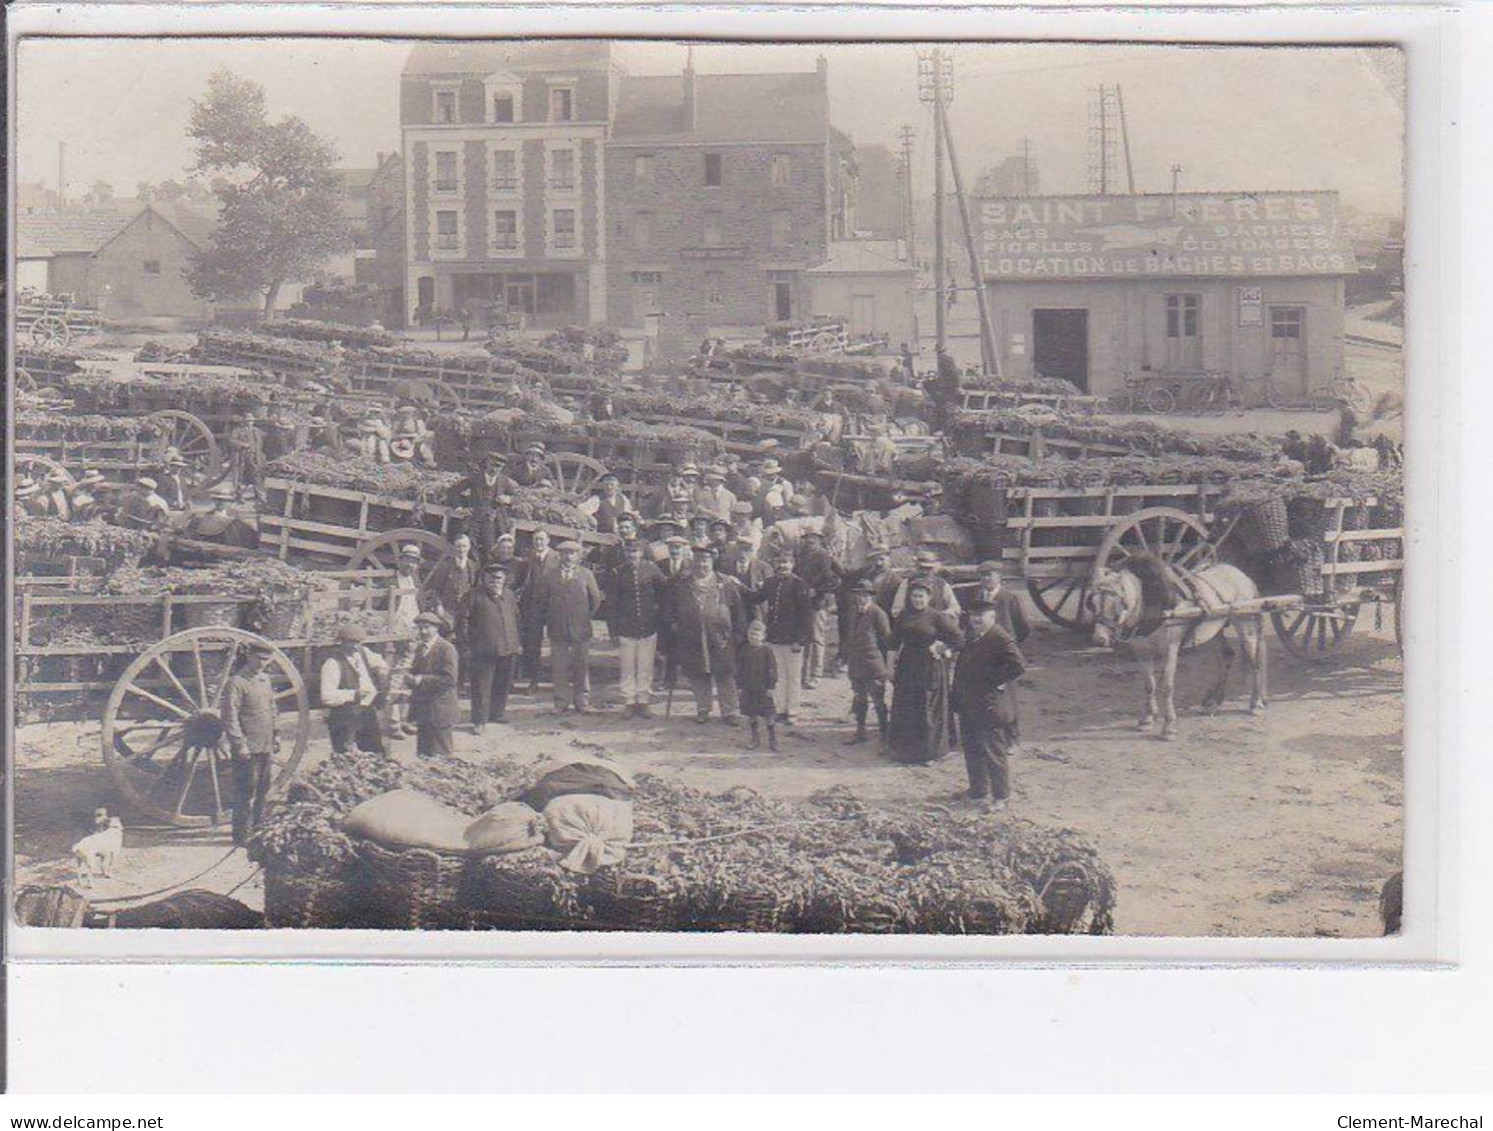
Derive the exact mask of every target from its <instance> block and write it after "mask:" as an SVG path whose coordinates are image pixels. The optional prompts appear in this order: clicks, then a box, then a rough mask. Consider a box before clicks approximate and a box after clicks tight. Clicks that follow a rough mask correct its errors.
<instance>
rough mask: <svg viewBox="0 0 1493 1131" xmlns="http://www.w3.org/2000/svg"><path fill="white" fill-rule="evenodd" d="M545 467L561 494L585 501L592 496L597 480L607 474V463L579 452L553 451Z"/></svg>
mask: <svg viewBox="0 0 1493 1131" xmlns="http://www.w3.org/2000/svg"><path fill="white" fill-rule="evenodd" d="M544 466H545V468H546V469H547V470H548V471H549V473H550V478H551V479H553V480H554V482H555V487H556V489H557V490H559V491H560V493H561V494H563V495H565V496H567V497H569V498H570V499H573V500H575V501H576V502H581V501H584V500H585V499H588V498H590V497H591V492H592V490H593V489H594V488H595V486H596V484H597V482H598V481H599V480H600V479H601V477H602V476H603V475H605V474H606V472H607V469H606V465H605V464H603V463H601V461H599V460H595V459H592V458H591V457H590V456H586V455H581V454H580V453H579V452H551V453H550V455H549V457H548V458H547V459H545V461H544Z"/></svg>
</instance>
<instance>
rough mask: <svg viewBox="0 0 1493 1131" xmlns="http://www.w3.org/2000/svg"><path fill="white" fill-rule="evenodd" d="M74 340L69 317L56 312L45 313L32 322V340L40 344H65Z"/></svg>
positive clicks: (35, 343)
mask: <svg viewBox="0 0 1493 1131" xmlns="http://www.w3.org/2000/svg"><path fill="white" fill-rule="evenodd" d="M72 340H73V332H72V330H71V329H69V328H68V324H67V319H66V318H60V317H58V316H57V315H55V314H43V315H42V316H41V317H40V318H38V319H37V320H36V321H35V322H33V323H31V341H32V344H33V345H38V346H65V345H67V344H68V343H69V342H71V341H72Z"/></svg>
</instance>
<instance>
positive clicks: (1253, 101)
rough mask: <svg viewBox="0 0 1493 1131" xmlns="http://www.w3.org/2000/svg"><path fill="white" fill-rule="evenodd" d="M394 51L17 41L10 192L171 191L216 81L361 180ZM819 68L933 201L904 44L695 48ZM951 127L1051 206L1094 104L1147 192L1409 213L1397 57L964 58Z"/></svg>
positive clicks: (653, 45)
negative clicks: (905, 150)
mask: <svg viewBox="0 0 1493 1131" xmlns="http://www.w3.org/2000/svg"><path fill="white" fill-rule="evenodd" d="M408 52H409V44H408V42H407V41H405V42H401V41H396V40H347V39H338V40H330V39H326V40H316V39H305V38H302V39H277V40H262V39H261V40H254V39H242V40H224V39H216V40H214V39H209V40H202V39H198V40H170V39H158V40H156V39H136V40H102V39H91V40H86V39H78V40H34V39H33V40H26V41H23V42H22V44H21V47H20V51H19V58H18V63H17V97H18V102H17V129H18V136H17V161H18V166H19V169H18V172H19V179H21V180H23V181H36V180H41V181H44V182H45V183H46V185H47V187H49V188H54V187H55V186H56V183H57V154H58V143H59V142H65V143H66V148H67V159H66V176H67V182H68V191H69V194H70V195H74V196H76V195H78V194H81V193H82V192H84V191H86V190H87V188H88V187H89V186H90V185H91V184H92V183H93V182H94V181H95V180H100V179H102V180H106V181H108V182H110V183H111V184H112V185H113V188H114V191H115V193H116V194H118V195H123V196H133V195H134V190H135V185H136V184H137V183H138V182H140V181H159V180H164V179H166V178H172V177H174V178H178V179H179V178H181V177H182V176H183V175H185V173H186V172H187V170H188V169H189V167H190V165H191V160H192V155H191V147H190V145H189V143H188V141H187V139H186V137H185V128H186V122H187V113H188V106H189V103H190V100H191V99H193V98H196V97H199V96H200V95H201V93H202V91H203V89H204V87H205V85H206V82H207V77H208V75H210V74H211V73H212V72H213V71H214V70H216V69H218V68H221V67H226V68H229V69H231V70H234V71H237V72H239V73H241V74H243V75H246V76H248V77H250V78H252V79H254V80H255V81H257V82H259V83H260V84H262V85H263V86H264V88H265V91H266V95H267V101H268V105H269V109H270V113H271V114H272V115H275V116H279V115H284V114H294V115H297V116H299V117H301V118H303V119H305V121H306V122H307V123H309V124H310V125H311V127H312V128H313V129H315V130H317V131H318V132H319V133H321V134H323V135H324V136H326V137H328V138H331V139H332V140H333V141H334V142H335V144H336V145H337V147H338V149H339V151H340V153H341V156H342V160H343V163H344V164H346V165H349V166H371V165H372V164H373V163H374V160H375V155H376V154H378V153H380V152H388V151H390V150H394V149H397V148H398V145H399V108H398V88H399V82H398V80H399V72H400V69H401V67H402V66H403V63H404V59H405V57H406V55H407V54H408ZM820 54H824V55H825V56H826V57H827V58H828V60H829V74H830V116H831V121H832V122H833V123H834V124H835V125H836V126H837V127H839V128H840V129H842V130H844V131H845V132H846V133H849V134H850V135H851V136H852V137H853V138H854V139H855V140H856V141H857V142H861V143H868V144H870V143H882V144H891V143H894V142H895V140H896V137H897V132H898V130H899V128H900V127H901V126H902V125H903V124H904V123H907V124H910V125H912V126H913V128H914V130H915V140H914V151H915V159H914V165H915V168H916V173H915V189H916V191H917V192H918V195H919V196H924V195H928V194H930V193H931V191H932V189H931V185H932V152H931V138H932V124H931V113H930V109H929V107H928V106H927V105H926V104H922V103H920V102H919V101H918V95H917V75H916V52H915V47H914V45H911V44H897V45H892V44H820V45H804V44H792V45H750V46H747V45H723V44H704V45H699V46H697V47H695V49H694V61H695V67H696V69H697V70H698V71H700V72H702V73H703V72H711V71H714V72H729V71H737V72H740V71H772V70H788V71H795V70H805V71H807V70H812V69H813V68H814V64H815V59H816V57H817V56H818V55H820ZM952 55H953V60H954V64H953V65H954V76H955V78H954V83H955V97H954V101H953V103H952V105H951V108H950V124H951V127H952V130H953V133H954V136H955V140H956V143H957V145H958V147H959V159H960V165H961V168H962V170H963V171H964V175H965V177H966V178H968V179H969V180H971V181H972V180H973V179H974V178H975V176H977V175H978V172H979V170H980V169H982V168H983V167H985V166H987V165H990V164H993V163H995V162H996V161H998V160H1000V159H1001V158H1002V157H1005V156H1007V155H1009V154H1012V153H1016V152H1019V151H1020V149H1021V147H1022V144H1023V140H1024V139H1030V143H1031V152H1032V154H1033V157H1034V158H1035V160H1036V163H1037V166H1038V168H1039V170H1040V173H1041V178H1042V189H1043V191H1044V192H1048V193H1065V192H1071V193H1082V192H1085V191H1087V146H1088V140H1087V138H1088V100H1089V97H1090V96H1089V91H1090V89H1091V88H1093V87H1096V86H1098V85H1100V84H1115V83H1118V84H1119V85H1120V86H1121V88H1122V90H1123V94H1124V103H1125V116H1126V123H1127V127H1128V132H1129V137H1130V151H1131V158H1132V163H1133V167H1134V172H1135V180H1136V189H1137V191H1139V192H1165V191H1169V190H1170V188H1171V173H1170V169H1171V166H1172V165H1173V164H1176V165H1180V166H1181V167H1182V172H1181V174H1180V180H1181V187H1182V189H1183V190H1184V191H1246V190H1248V191H1259V190H1267V189H1297V190H1306V189H1336V190H1338V191H1339V192H1341V193H1342V195H1343V198H1344V200H1345V201H1346V202H1347V203H1349V204H1351V205H1353V206H1354V207H1357V208H1359V209H1361V210H1363V211H1367V212H1376V213H1383V214H1390V215H1399V214H1400V212H1401V210H1402V208H1403V170H1402V159H1403V140H1402V139H1403V132H1402V131H1403V109H1402V106H1403V65H1402V60H1401V58H1400V56H1399V54H1398V53H1397V52H1395V51H1394V50H1392V49H1375V50H1367V49H1360V48H1294V47H1263V48H1258V47H1227V48H1212V47H1209V48H1178V47H1171V46H1159V47H1158V46H1144V45H1138V44H1122V45H1113V46H1096V45H1078V44H959V45H956V46H954V47H953V48H952ZM615 57H616V58H617V59H618V61H619V62H620V63H621V65H622V66H623V67H624V68H625V69H626V70H627V71H629V72H630V73H634V74H664V73H677V72H678V71H679V70H680V69H681V68H682V67H683V65H684V60H685V48H684V47H683V46H682V45H680V44H677V43H665V42H619V43H617V44H616V45H615Z"/></svg>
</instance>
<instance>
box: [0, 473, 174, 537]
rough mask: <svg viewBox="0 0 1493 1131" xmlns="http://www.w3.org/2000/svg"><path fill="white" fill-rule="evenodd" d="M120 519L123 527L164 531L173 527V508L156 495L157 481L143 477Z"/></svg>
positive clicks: (147, 476)
mask: <svg viewBox="0 0 1493 1131" xmlns="http://www.w3.org/2000/svg"><path fill="white" fill-rule="evenodd" d="M17 494H19V492H17ZM119 517H120V520H121V522H122V523H123V525H125V526H129V527H133V528H134V529H136V530H162V529H165V528H166V527H168V526H170V525H171V508H170V507H169V506H167V505H166V500H165V499H163V498H161V496H160V495H158V494H156V481H155V480H154V479H153V478H151V477H150V476H149V475H142V476H140V477H139V478H138V479H136V480H135V489H134V490H133V491H131V492H130V493H129V495H127V496H126V497H125V500H124V503H123V504H122V505H121V506H120V508H119Z"/></svg>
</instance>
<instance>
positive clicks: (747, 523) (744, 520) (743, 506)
mask: <svg viewBox="0 0 1493 1131" xmlns="http://www.w3.org/2000/svg"><path fill="white" fill-rule="evenodd" d="M754 509H755V508H753V506H752V504H751V503H749V502H747V501H746V500H744V499H743V500H740V501H738V502H736V503H734V504H732V506H731V533H732V534H733V535H734V536H735V537H737V538H742V539H745V540H746V541H748V542H750V543H751V544H752V545H753V546H755V547H761V545H762V520H761V519H760V518H757V517H756V516H755V514H754Z"/></svg>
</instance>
